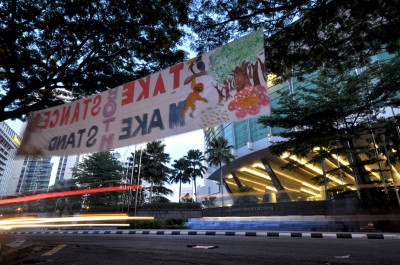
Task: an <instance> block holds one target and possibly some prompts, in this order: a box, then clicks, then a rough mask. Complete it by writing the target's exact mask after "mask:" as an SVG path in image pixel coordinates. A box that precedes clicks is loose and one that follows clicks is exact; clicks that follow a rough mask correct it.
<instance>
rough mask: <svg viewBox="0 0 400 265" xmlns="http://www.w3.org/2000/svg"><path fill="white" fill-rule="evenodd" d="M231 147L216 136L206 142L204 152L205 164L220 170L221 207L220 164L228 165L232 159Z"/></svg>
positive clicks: (222, 193) (223, 139)
mask: <svg viewBox="0 0 400 265" xmlns="http://www.w3.org/2000/svg"><path fill="white" fill-rule="evenodd" d="M231 148H233V146H232V145H228V141H227V140H226V139H225V138H224V137H223V136H218V137H217V138H213V139H211V140H210V141H209V142H208V147H207V150H206V155H207V162H208V163H209V164H210V166H213V165H215V166H219V170H220V184H219V185H220V190H221V202H222V207H224V191H223V187H222V183H223V177H222V163H225V164H227V165H228V164H229V163H230V161H231V160H232V159H234V157H233V155H232V154H231Z"/></svg>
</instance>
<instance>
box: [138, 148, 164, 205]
mask: <svg viewBox="0 0 400 265" xmlns="http://www.w3.org/2000/svg"><path fill="white" fill-rule="evenodd" d="M164 149H165V144H163V142H162V141H152V142H148V143H147V144H146V149H145V151H144V152H145V154H146V155H145V156H144V157H145V158H146V160H147V161H144V162H143V167H144V172H143V173H144V175H146V176H147V180H148V181H150V183H151V187H150V200H149V202H150V203H152V198H153V186H154V184H156V185H162V183H163V182H164V181H165V180H167V176H168V174H169V172H170V169H169V168H168V167H167V166H166V165H165V164H166V163H168V162H169V161H170V159H171V158H170V155H169V154H167V153H164Z"/></svg>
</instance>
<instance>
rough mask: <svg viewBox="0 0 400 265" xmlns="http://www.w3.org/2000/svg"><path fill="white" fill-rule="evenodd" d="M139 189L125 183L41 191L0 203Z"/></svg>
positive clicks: (0, 201)
mask: <svg viewBox="0 0 400 265" xmlns="http://www.w3.org/2000/svg"><path fill="white" fill-rule="evenodd" d="M137 189H143V187H142V186H140V185H124V186H115V187H101V188H92V189H83V190H71V191H59V192H49V193H40V194H34V195H28V196H24V197H18V198H10V199H2V200H0V205H2V204H10V203H18V202H28V201H36V200H43V199H49V198H56V197H70V196H77V195H83V194H92V193H99V192H110V191H130V190H137Z"/></svg>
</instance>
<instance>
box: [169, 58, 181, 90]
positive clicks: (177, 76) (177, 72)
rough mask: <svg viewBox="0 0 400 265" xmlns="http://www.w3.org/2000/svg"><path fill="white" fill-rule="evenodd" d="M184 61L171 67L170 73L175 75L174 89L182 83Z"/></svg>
mask: <svg viewBox="0 0 400 265" xmlns="http://www.w3.org/2000/svg"><path fill="white" fill-rule="evenodd" d="M183 66H184V63H180V64H177V65H174V66H172V67H171V68H170V69H169V73H170V74H173V75H174V89H176V88H178V87H179V84H180V72H181V71H182V69H183Z"/></svg>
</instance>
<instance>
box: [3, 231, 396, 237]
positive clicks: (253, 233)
mask: <svg viewBox="0 0 400 265" xmlns="http://www.w3.org/2000/svg"><path fill="white" fill-rule="evenodd" d="M0 234H11V235H24V234H25V235H38V234H42V235H43V234H53V235H54V234H64V235H65V234H70V235H74V234H125V235H171V236H174V235H189V236H196V235H205V236H217V235H218V236H257V237H258V236H260V237H302V238H330V239H333V238H337V239H400V234H394V233H387V234H385V233H346V232H341V233H323V232H267V231H262V232H260V231H207V230H204V231H196V230H184V231H180V230H44V231H7V232H0Z"/></svg>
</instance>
